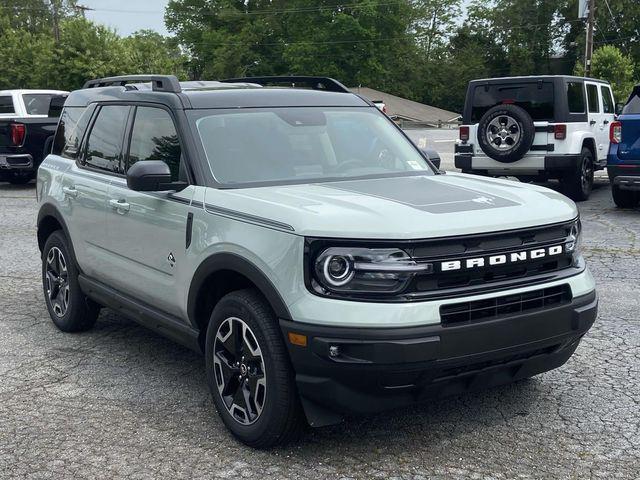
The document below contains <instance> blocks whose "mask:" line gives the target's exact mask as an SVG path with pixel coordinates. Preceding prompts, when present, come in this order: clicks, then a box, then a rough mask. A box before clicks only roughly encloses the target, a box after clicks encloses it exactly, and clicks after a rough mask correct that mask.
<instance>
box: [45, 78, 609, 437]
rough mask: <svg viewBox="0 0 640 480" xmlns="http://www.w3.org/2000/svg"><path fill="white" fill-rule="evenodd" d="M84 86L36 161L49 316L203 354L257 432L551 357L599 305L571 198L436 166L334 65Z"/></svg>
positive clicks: (569, 344)
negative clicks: (114, 316)
mask: <svg viewBox="0 0 640 480" xmlns="http://www.w3.org/2000/svg"><path fill="white" fill-rule="evenodd" d="M291 82H295V85H296V87H298V86H306V87H308V88H295V89H292V88H284V87H283V84H284V85H285V86H286V85H288V86H291ZM85 87H86V88H84V89H82V90H78V91H75V92H72V93H71V94H70V95H69V98H68V99H67V101H66V104H65V107H64V110H63V112H62V116H61V119H60V124H59V127H58V130H57V133H56V138H55V142H54V147H53V153H52V154H51V155H49V156H48V157H47V158H46V159H45V161H44V163H43V164H42V165H41V167H40V169H39V172H38V184H37V194H38V199H39V205H40V208H39V215H38V244H39V246H40V249H41V251H42V280H43V288H44V295H45V300H46V306H47V309H48V311H49V314H50V316H51V319H52V320H53V322H54V324H55V325H56V326H57V327H58V328H59V329H61V330H63V331H65V332H76V331H81V330H86V329H89V328H91V327H92V326H93V324H94V323H95V321H96V318H97V316H98V313H99V311H100V308H101V307H110V308H112V309H114V310H116V311H118V312H121V313H122V314H124V315H126V316H129V317H131V318H132V319H134V320H136V321H138V322H140V323H142V324H143V325H145V326H147V327H150V328H151V329H153V330H156V331H158V332H160V333H162V334H164V335H167V336H169V337H171V338H172V339H175V340H176V341H178V342H181V343H183V344H184V345H186V346H188V347H191V348H193V349H195V350H198V351H202V352H203V353H204V355H205V363H206V372H207V379H208V382H209V386H210V389H211V392H212V395H213V400H214V403H215V406H216V407H217V410H218V412H219V414H220V416H221V417H222V420H223V421H224V423H225V424H226V426H227V427H228V428H229V429H230V430H231V431H232V432H233V434H235V435H236V436H237V437H238V438H239V439H240V440H242V441H243V442H245V443H247V444H249V445H252V446H255V447H266V446H269V445H274V444H277V443H281V442H285V441H287V440H290V439H291V438H294V436H295V435H296V434H297V433H298V432H299V431H300V429H301V428H302V426H304V424H305V423H309V424H311V425H313V426H322V425H328V424H333V423H336V422H339V421H341V420H342V418H343V416H344V415H347V414H357V413H368V412H375V411H379V410H382V409H387V408H394V407H399V406H402V405H408V404H411V403H414V402H417V401H424V400H426V399H428V398H430V397H434V396H440V395H447V394H456V393H462V392H467V391H472V390H476V389H478V388H486V387H490V386H494V385H500V384H504V383H508V382H513V381H516V380H519V379H523V378H527V377H531V376H533V375H536V374H539V373H541V372H544V371H547V370H550V369H553V368H556V367H559V366H561V365H562V364H564V363H565V362H566V361H567V359H568V358H569V357H570V356H571V355H572V354H573V352H574V351H575V350H576V348H577V347H578V344H579V342H580V339H581V338H582V336H583V335H584V334H585V332H587V330H588V329H589V328H590V327H591V325H592V324H593V322H594V320H595V317H596V309H597V296H596V292H595V286H594V280H593V277H592V276H591V274H590V273H589V271H588V269H587V267H586V266H585V262H584V259H583V257H582V256H581V255H580V247H579V245H580V242H579V241H580V221H579V218H578V211H577V209H576V206H575V204H574V203H573V202H572V201H571V200H569V199H567V198H566V197H564V196H563V195H561V194H559V193H556V192H554V191H551V190H548V189H546V188H543V187H538V186H534V185H526V184H519V183H516V182H511V181H508V180H500V179H487V178H482V177H478V176H472V175H464V174H458V173H447V174H443V173H441V172H439V171H438V170H437V169H435V168H434V167H433V166H432V165H431V164H430V163H429V162H428V161H427V160H425V157H424V156H422V155H421V153H420V151H419V150H418V149H417V148H416V147H415V145H413V144H412V143H411V141H409V139H408V138H407V137H406V136H405V135H404V134H403V133H402V131H401V130H400V129H399V128H398V127H397V126H396V125H395V124H394V123H393V122H392V121H391V120H390V119H389V118H388V117H387V116H385V115H384V114H383V113H382V112H380V111H379V110H378V109H377V108H376V107H375V105H374V104H372V103H371V102H370V101H368V100H365V99H363V98H361V97H359V96H358V95H355V94H352V93H349V92H348V90H347V89H346V88H345V87H344V86H343V85H341V84H340V83H339V82H336V81H335V80H331V79H326V78H319V77H301V78H298V77H294V78H291V77H286V78H284V79H283V78H272V77H266V78H265V77H263V78H244V79H232V80H229V81H221V82H183V83H179V82H178V81H177V79H176V78H175V77H168V76H133V77H115V78H107V79H100V80H95V81H90V82H88V84H86V85H85Z"/></svg>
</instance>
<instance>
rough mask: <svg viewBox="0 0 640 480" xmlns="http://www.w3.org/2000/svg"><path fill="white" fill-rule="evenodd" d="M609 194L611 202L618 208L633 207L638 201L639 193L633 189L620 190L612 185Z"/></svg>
mask: <svg viewBox="0 0 640 480" xmlns="http://www.w3.org/2000/svg"><path fill="white" fill-rule="evenodd" d="M611 194H612V195H613V202H614V203H615V204H616V206H617V207H618V208H635V207H637V206H638V203H640V193H639V192H635V191H633V190H622V189H621V188H620V187H618V186H617V185H612V187H611Z"/></svg>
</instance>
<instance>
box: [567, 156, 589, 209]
mask: <svg viewBox="0 0 640 480" xmlns="http://www.w3.org/2000/svg"><path fill="white" fill-rule="evenodd" d="M593 173H594V171H593V154H592V153H591V150H589V149H588V148H586V147H585V148H583V149H582V152H581V153H580V162H579V164H578V165H577V166H576V168H575V170H572V171H570V172H568V173H567V175H565V177H564V178H563V183H564V185H565V188H566V193H567V196H568V197H569V198H571V199H572V200H575V201H576V202H582V201H584V200H588V199H589V196H590V195H591V190H593Z"/></svg>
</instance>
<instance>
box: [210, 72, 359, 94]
mask: <svg viewBox="0 0 640 480" xmlns="http://www.w3.org/2000/svg"><path fill="white" fill-rule="evenodd" d="M220 81H221V82H225V83H257V84H258V85H263V86H266V85H273V84H279V83H280V84H282V83H288V84H290V86H295V84H304V85H308V86H310V87H311V88H312V89H313V90H325V91H328V92H341V93H351V91H350V90H349V89H348V88H347V87H345V86H344V85H343V84H342V83H340V82H339V81H337V80H334V79H333V78H329V77H310V76H302V75H289V76H268V77H239V78H227V79H225V80H220Z"/></svg>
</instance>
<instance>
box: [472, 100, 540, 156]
mask: <svg viewBox="0 0 640 480" xmlns="http://www.w3.org/2000/svg"><path fill="white" fill-rule="evenodd" d="M535 133H536V129H535V126H534V124H533V119H532V118H531V116H530V115H529V114H528V113H527V112H526V110H524V109H523V108H520V107H518V106H517V105H496V106H495V107H493V108H490V109H489V110H488V111H487V112H486V113H485V114H484V115H483V116H482V118H481V119H480V122H479V123H478V144H479V145H480V148H482V151H483V152H484V153H486V154H487V155H488V156H489V157H491V158H493V159H494V160H497V161H498V162H503V163H512V162H515V161H517V160H520V159H521V158H522V157H523V156H524V154H525V153H527V152H528V151H529V149H530V148H531V145H532V144H533V138H534V136H535Z"/></svg>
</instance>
